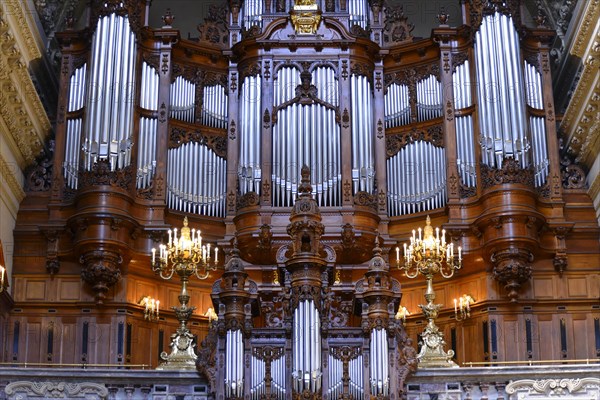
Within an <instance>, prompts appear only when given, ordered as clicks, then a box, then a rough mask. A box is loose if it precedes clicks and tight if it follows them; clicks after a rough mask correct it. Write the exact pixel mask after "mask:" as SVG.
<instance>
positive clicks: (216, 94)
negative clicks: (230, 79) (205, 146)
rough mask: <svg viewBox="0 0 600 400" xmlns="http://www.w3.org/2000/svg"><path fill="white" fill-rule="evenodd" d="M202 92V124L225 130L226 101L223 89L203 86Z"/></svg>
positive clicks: (215, 86)
mask: <svg viewBox="0 0 600 400" xmlns="http://www.w3.org/2000/svg"><path fill="white" fill-rule="evenodd" d="M202 92H203V93H202V124H203V125H206V126H210V127H213V128H219V129H226V128H227V109H228V99H227V95H226V94H225V88H224V87H223V86H221V85H213V86H205V87H204V90H203V91H202Z"/></svg>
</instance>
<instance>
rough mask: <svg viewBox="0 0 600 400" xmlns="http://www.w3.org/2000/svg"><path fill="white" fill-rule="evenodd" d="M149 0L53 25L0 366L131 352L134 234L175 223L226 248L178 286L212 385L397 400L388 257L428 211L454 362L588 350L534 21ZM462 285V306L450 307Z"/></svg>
mask: <svg viewBox="0 0 600 400" xmlns="http://www.w3.org/2000/svg"><path fill="white" fill-rule="evenodd" d="M149 3H150V2H149V1H146V2H144V1H128V0H104V1H93V2H92V4H91V6H90V11H91V12H90V20H89V26H88V28H86V29H84V30H82V31H76V30H74V29H70V30H67V31H65V32H63V33H61V34H60V35H59V40H60V42H61V44H62V52H63V59H62V65H61V71H60V78H61V91H60V99H59V104H60V106H59V112H58V120H57V126H56V140H55V145H54V148H53V152H52V153H49V154H48V155H47V156H46V159H40V160H39V161H38V164H37V165H36V166H35V167H34V168H33V169H32V172H31V174H30V175H29V181H30V182H33V183H30V186H29V191H28V196H27V198H26V199H25V201H24V202H23V205H22V207H21V211H20V214H19V219H18V222H17V227H16V228H15V238H16V241H17V243H19V245H18V246H17V249H16V253H15V263H14V264H15V271H14V276H15V282H14V284H13V288H14V298H15V307H17V308H18V309H19V311H18V312H17V311H15V312H13V313H11V315H10V318H9V324H8V326H9V329H8V331H9V334H8V341H7V343H8V344H7V346H9V349H8V351H5V353H6V354H9V357H10V360H12V361H15V362H17V361H23V362H25V361H28V362H33V361H37V362H42V361H43V362H58V361H59V360H60V361H61V362H90V363H125V364H126V363H134V364H135V363H137V364H142V363H145V364H151V365H154V366H156V363H157V355H156V353H157V351H155V350H152V351H148V349H149V348H152V349H154V348H158V349H159V350H160V349H163V348H164V349H166V347H167V345H166V343H167V336H168V335H165V332H170V331H171V330H174V329H175V326H176V322H175V318H174V317H173V314H172V312H169V311H167V310H168V307H169V306H171V305H175V304H177V295H176V294H177V287H176V285H174V284H163V283H161V282H159V280H158V279H156V278H154V277H153V276H152V275H151V274H150V268H149V257H150V249H151V248H152V247H156V245H157V243H158V242H160V241H161V240H163V238H164V237H165V235H166V231H167V229H168V227H169V226H171V225H177V226H178V225H179V221H180V220H182V219H183V216H188V218H189V220H190V225H192V226H194V227H196V228H197V229H201V230H202V232H203V235H204V236H205V237H206V238H207V240H210V241H213V242H218V244H219V246H220V247H221V248H225V249H226V251H227V253H228V254H229V256H228V259H227V260H226V262H224V263H223V265H222V266H221V268H220V270H219V271H218V272H217V273H211V275H210V276H209V279H207V280H206V281H202V282H200V283H194V284H190V286H191V289H190V293H191V298H192V299H191V303H192V304H194V305H195V306H197V307H198V309H199V310H200V311H202V313H203V312H204V310H206V308H207V307H209V306H211V307H213V306H214V307H215V310H216V311H217V313H218V320H216V321H215V322H211V323H210V324H209V323H208V321H207V319H206V318H204V317H195V320H194V321H193V323H192V331H193V332H194V333H195V334H197V335H199V336H200V337H203V336H206V338H205V339H204V341H203V343H202V344H201V345H200V344H199V347H198V355H199V360H200V362H199V364H198V366H199V370H200V371H201V372H202V374H203V376H205V378H206V379H207V381H208V382H209V384H210V390H211V392H212V393H214V394H215V396H217V397H218V398H242V397H245V398H251V399H256V400H258V399H262V398H263V397H264V398H274V399H275V398H277V399H290V398H297V397H303V398H307V399H308V398H313V397H315V398H316V397H319V398H320V397H327V398H328V399H332V400H333V399H337V398H340V397H341V398H360V397H364V396H374V397H378V398H393V397H395V396H398V395H400V394H401V393H402V391H403V385H404V383H405V380H406V378H407V377H408V376H409V374H410V372H411V371H414V370H415V368H416V366H417V365H416V358H415V357H416V347H417V343H418V333H419V332H420V331H421V329H422V325H421V321H420V314H419V313H418V311H417V310H418V307H417V304H418V303H419V302H420V301H422V292H423V290H424V282H409V281H406V279H404V278H403V276H402V274H401V273H400V271H399V270H398V269H397V268H396V267H397V266H398V265H397V263H398V262H400V261H399V260H400V257H395V256H396V251H395V248H396V246H402V243H403V242H406V241H408V240H409V236H410V232H411V231H412V230H413V229H414V228H416V227H417V226H419V225H422V221H424V220H425V218H426V216H427V215H430V216H431V218H432V221H433V223H434V224H436V225H442V226H443V227H444V228H445V229H446V231H447V232H448V234H449V236H450V237H451V239H450V240H451V241H452V242H453V243H455V244H456V245H457V246H458V245H462V246H463V248H464V249H465V251H464V267H463V269H462V270H461V272H460V274H458V275H457V276H456V277H454V278H453V279H452V280H450V281H448V282H441V281H440V282H437V281H436V282H434V284H435V286H436V287H437V291H438V293H439V294H440V296H439V297H438V299H440V298H441V299H440V302H443V303H444V308H443V309H442V311H441V312H440V315H439V321H438V322H439V325H440V327H441V330H443V331H444V333H445V336H446V340H447V342H448V347H452V348H453V349H454V350H455V352H456V354H457V361H458V362H465V361H490V362H493V361H503V360H527V359H559V358H567V357H568V358H592V357H596V354H597V352H600V348H594V343H596V347H597V346H598V345H597V343H599V342H600V339H599V338H600V324H599V323H598V318H599V315H598V309H597V308H594V304H595V301H596V303H597V298H598V295H599V290H600V289H599V287H598V286H599V285H598V281H597V279H596V280H595V281H594V280H588V279H586V277H587V275H588V274H589V273H590V271H593V269H594V266H595V267H597V265H598V264H600V248H599V244H598V241H597V237H598V233H599V229H598V226H597V222H596V220H595V217H594V210H593V205H592V204H591V201H590V199H589V198H588V197H587V195H586V194H585V190H584V188H583V184H584V180H585V176H584V174H583V171H582V170H581V169H580V168H579V167H577V166H576V165H575V164H573V163H570V162H569V161H568V160H566V159H564V158H562V155H561V154H560V153H559V150H560V149H559V143H558V137H557V132H556V118H557V116H556V112H555V110H554V105H553V104H554V100H553V94H552V85H551V71H550V67H549V57H550V56H549V45H550V43H551V39H552V36H553V34H552V31H550V30H549V29H547V28H544V27H543V23H544V22H543V18H541V17H540V18H538V19H536V21H535V22H536V24H538V25H539V26H537V27H535V28H527V27H525V26H524V25H523V24H522V19H523V18H522V15H521V13H522V9H521V5H520V4H519V3H520V2H518V1H516V0H511V1H497V0H488V1H483V0H469V1H463V2H461V7H462V13H463V15H464V16H465V17H464V18H463V21H462V22H463V24H462V25H461V26H459V27H457V28H455V27H450V26H448V25H446V22H447V15H445V14H443V13H441V14H440V15H439V16H438V18H439V22H440V25H439V27H437V28H435V29H433V31H432V35H431V38H426V39H416V38H414V37H412V35H411V31H412V25H411V24H410V22H409V21H408V18H407V17H406V16H404V14H403V12H402V9H401V8H399V7H391V6H390V7H388V6H387V5H386V4H384V2H383V1H381V0H341V1H330V0H303V1H300V0H296V1H295V2H294V1H293V0H281V1H280V0H273V1H271V0H264V1H263V0H245V1H243V0H229V1H228V2H227V4H223V5H222V6H214V7H211V8H210V10H209V12H208V15H207V16H206V18H205V21H204V23H203V24H201V25H199V27H198V32H199V37H198V38H196V39H184V38H182V37H181V36H180V33H179V31H178V30H176V29H175V28H173V27H172V26H171V25H172V21H173V16H172V15H170V14H169V13H166V14H165V15H164V17H163V19H164V26H163V27H162V28H157V29H153V28H150V27H148V26H147V21H148V15H149V12H150V11H149V10H150V4H149ZM50 170H51V173H49V172H48V171H50ZM40 182H47V184H45V185H41V184H39V183H40ZM36 183H37V184H36ZM46 206H47V209H48V211H46ZM25 239H26V240H25ZM39 249H42V250H41V251H40V250H39ZM40 253H41V256H40ZM46 273H47V274H49V275H51V276H52V278H50V277H49V276H48V279H47V280H46V279H45V278H46ZM221 274H222V276H221ZM40 276H41V277H43V278H44V279H40ZM400 282H402V290H401V284H400ZM51 293H52V294H51ZM463 293H469V294H470V295H472V296H473V297H474V298H475V299H476V303H475V304H474V305H473V311H472V316H471V318H470V319H468V320H465V321H457V320H456V319H454V314H453V313H452V299H453V298H456V297H459V296H460V295H461V294H463ZM148 294H152V295H154V296H157V297H159V298H160V299H161V302H162V303H161V304H164V309H165V311H164V313H163V317H162V319H161V320H159V321H158V322H157V323H151V322H147V321H144V320H143V317H141V316H140V312H139V311H140V310H139V309H140V306H139V305H138V302H139V298H140V297H141V296H142V295H148ZM594 299H595V300H594ZM48 301H51V302H52V305H49V303H48ZM401 303H402V304H403V305H405V306H406V307H407V308H408V309H410V310H411V312H412V315H411V316H409V317H408V319H407V320H406V321H402V320H401V319H398V318H396V317H395V316H396V312H397V311H398V308H399V306H400V305H401ZM46 308H51V309H53V310H54V311H53V312H52V313H51V314H48V313H45V312H41V311H40V310H42V309H46ZM49 311H50V310H48V312H49ZM84 311H85V312H84ZM194 324H195V325H194ZM24 325H27V327H28V329H27V331H28V332H29V335H30V339H31V341H30V344H29V345H25V344H24V340H23V335H22V334H21V333H19V332H25V331H26V330H25V329H21V328H20V327H23V326H24ZM56 327H60V328H61V329H62V331H61V332H63V333H64V335H52V337H51V339H48V338H49V337H50V336H49V334H50V332H54V330H56V329H57V328H56ZM555 328H556V329H560V332H561V333H560V335H557V334H556V333H555V332H553V331H555ZM83 332H86V333H85V334H84V333H83ZM92 337H93V338H95V339H97V340H94V341H92V340H91V339H90V338H92ZM513 337H514V338H516V339H514V342H513ZM132 338H134V339H135V340H136V342H135V343H133V342H132ZM66 340H70V341H73V342H75V343H76V346H75V350H66V349H65V350H62V351H63V353H64V354H61V355H60V357H59V355H57V354H54V352H52V351H46V350H48V349H52V348H58V344H59V342H60V343H62V342H61V341H66ZM50 342H52V343H53V346H52V347H47V346H49V343H50ZM55 342H56V343H57V345H54V343H55ZM544 342H545V343H551V345H548V346H545V345H543V344H542V345H541V344H540V343H544ZM32 343H33V344H32ZM35 343H38V344H35ZM71 352H72V353H71Z"/></svg>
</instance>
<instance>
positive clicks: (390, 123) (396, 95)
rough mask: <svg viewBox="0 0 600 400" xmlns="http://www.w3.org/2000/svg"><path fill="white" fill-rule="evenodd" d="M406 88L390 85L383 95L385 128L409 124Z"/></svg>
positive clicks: (408, 102)
mask: <svg viewBox="0 0 600 400" xmlns="http://www.w3.org/2000/svg"><path fill="white" fill-rule="evenodd" d="M408 96H409V95H408V86H406V85H399V84H397V83H392V84H391V85H390V86H389V87H388V89H387V93H386V94H385V127H386V128H395V127H396V126H401V125H408V124H410V123H411V117H410V100H409V97H408Z"/></svg>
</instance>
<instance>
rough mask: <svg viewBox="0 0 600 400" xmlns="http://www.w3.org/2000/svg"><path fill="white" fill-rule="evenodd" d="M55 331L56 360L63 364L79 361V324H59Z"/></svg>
mask: <svg viewBox="0 0 600 400" xmlns="http://www.w3.org/2000/svg"><path fill="white" fill-rule="evenodd" d="M55 329H56V332H55V338H54V341H55V345H54V349H55V350H54V351H55V353H58V354H55V355H54V361H55V362H59V363H63V364H73V363H76V362H79V361H80V360H79V357H78V356H77V354H78V353H76V351H77V349H78V346H76V343H77V324H76V323H69V324H64V323H63V324H57V326H56V328H55Z"/></svg>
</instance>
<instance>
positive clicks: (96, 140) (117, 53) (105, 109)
mask: <svg viewBox="0 0 600 400" xmlns="http://www.w3.org/2000/svg"><path fill="white" fill-rule="evenodd" d="M135 59H136V42H135V35H134V33H133V32H132V31H131V28H130V26H129V19H128V17H126V16H119V15H116V14H110V15H107V16H105V17H102V18H100V19H99V20H98V25H97V28H96V31H95V32H94V37H93V39H92V61H91V66H90V80H89V82H88V85H89V86H88V93H89V94H90V95H89V96H88V98H87V103H86V109H87V113H86V120H85V127H84V137H85V139H84V144H83V156H84V159H83V161H84V168H85V169H86V170H90V169H91V168H92V165H93V164H94V163H95V162H96V161H97V160H98V159H109V161H110V165H111V169H113V170H115V169H117V168H123V167H126V166H128V165H129V163H130V162H131V160H130V158H131V146H132V129H131V128H132V122H133V104H134V102H133V101H132V100H133V93H134V88H135Z"/></svg>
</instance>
